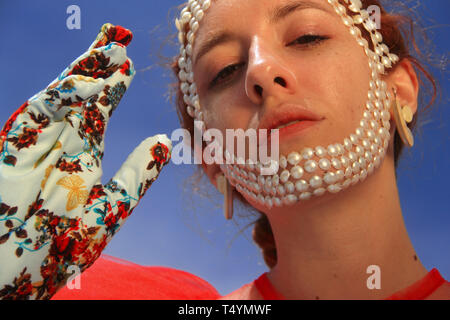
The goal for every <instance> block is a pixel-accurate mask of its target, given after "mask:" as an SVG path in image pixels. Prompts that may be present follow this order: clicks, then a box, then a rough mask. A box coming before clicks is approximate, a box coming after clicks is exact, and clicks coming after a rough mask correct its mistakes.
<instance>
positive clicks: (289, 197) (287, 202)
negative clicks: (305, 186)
mask: <svg viewBox="0 0 450 320" xmlns="http://www.w3.org/2000/svg"><path fill="white" fill-rule="evenodd" d="M297 201H298V198H297V196H296V195H293V194H289V195H287V196H285V197H283V203H284V204H285V205H288V206H289V205H292V204H294V203H296V202H297Z"/></svg>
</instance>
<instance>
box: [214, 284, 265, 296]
mask: <svg viewBox="0 0 450 320" xmlns="http://www.w3.org/2000/svg"><path fill="white" fill-rule="evenodd" d="M217 300H264V299H263V297H262V296H261V294H260V293H259V291H258V289H257V288H256V286H255V282H254V281H252V282H251V283H246V284H244V285H243V286H242V287H240V288H239V289H236V290H234V291H233V292H231V293H229V294H227V295H225V296H223V297H220V298H219V299H217Z"/></svg>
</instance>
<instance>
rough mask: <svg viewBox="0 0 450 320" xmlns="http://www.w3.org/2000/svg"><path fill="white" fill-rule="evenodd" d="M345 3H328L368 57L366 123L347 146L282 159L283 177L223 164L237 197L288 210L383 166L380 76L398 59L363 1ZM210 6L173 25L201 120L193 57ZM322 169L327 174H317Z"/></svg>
mask: <svg viewBox="0 0 450 320" xmlns="http://www.w3.org/2000/svg"><path fill="white" fill-rule="evenodd" d="M342 1H343V2H344V3H345V4H346V5H347V7H345V6H343V5H342V4H341V3H339V1H338V0H328V3H329V4H331V5H332V6H333V8H334V10H335V11H336V13H337V14H338V15H339V16H340V17H341V19H342V21H343V23H344V24H345V25H346V26H347V27H348V28H349V31H350V34H351V35H353V36H354V37H355V39H356V41H357V43H358V44H359V45H360V46H362V47H363V49H364V52H365V53H366V55H367V56H368V58H369V68H370V70H371V77H372V80H371V81H370V83H369V87H370V88H369V92H368V100H367V103H366V105H365V106H364V109H365V110H364V112H363V118H362V119H361V121H360V123H359V126H358V127H357V128H356V130H355V131H354V132H353V133H352V134H350V135H349V136H348V137H347V138H345V139H344V141H343V143H334V144H330V145H328V146H327V147H326V148H325V147H322V146H317V147H315V148H314V149H313V148H304V149H303V150H301V151H300V152H291V153H290V154H289V155H288V156H287V157H285V156H284V155H282V156H281V157H280V159H279V161H278V164H279V168H280V170H279V171H281V172H280V174H278V172H277V173H276V174H274V175H272V176H263V175H261V173H262V171H261V170H262V168H263V164H262V163H261V162H259V161H258V162H257V163H255V164H253V163H250V161H248V160H247V161H242V159H239V160H241V161H240V162H239V161H238V164H225V165H220V168H221V170H222V171H223V173H224V174H225V176H226V177H227V179H229V181H230V183H231V184H232V185H233V186H234V187H235V188H236V189H237V190H238V191H239V192H241V193H243V194H245V195H247V196H248V197H249V198H251V199H253V200H254V201H257V202H258V203H260V204H261V205H264V206H266V207H269V208H271V207H272V206H278V207H279V206H282V205H290V204H293V203H295V202H297V201H303V200H308V199H310V198H311V197H313V196H321V195H323V194H325V192H327V191H328V192H330V193H337V192H339V191H341V190H343V189H346V188H348V187H349V186H351V185H355V184H356V183H358V182H359V181H363V180H364V179H366V177H367V176H368V175H370V174H371V173H372V172H373V171H374V170H375V169H376V168H378V167H379V165H380V163H381V160H382V159H383V158H384V156H385V153H386V150H387V147H388V144H389V139H390V134H389V128H390V124H389V119H390V114H389V105H390V100H391V96H390V94H389V92H387V85H386V83H385V82H384V81H382V80H380V78H379V75H380V74H385V70H386V68H391V67H392V66H393V64H395V63H397V62H398V60H399V59H398V57H397V56H396V55H395V54H391V53H389V48H388V47H387V46H386V45H385V44H383V43H382V40H383V39H382V35H381V34H380V33H379V32H378V31H376V25H375V24H374V22H373V21H372V20H371V19H370V16H369V13H368V12H367V11H366V10H363V9H362V3H361V1H360V0H342ZM210 5H211V3H210V0H203V1H202V0H190V1H189V4H188V6H187V7H186V8H184V9H183V10H182V11H181V14H180V19H176V21H175V24H176V26H177V29H178V30H179V35H178V39H179V42H180V44H181V46H180V58H179V61H178V65H179V67H180V72H179V75H178V76H179V78H180V89H181V91H182V92H183V94H184V96H183V98H184V101H185V103H186V104H187V113H188V114H189V115H190V116H191V117H193V118H194V119H196V120H201V121H203V114H202V112H201V111H200V102H199V98H198V95H197V91H196V85H195V83H194V80H193V79H194V73H193V70H192V60H191V55H192V48H193V42H194V39H195V32H196V31H197V30H198V27H199V22H200V21H201V19H202V18H203V16H204V12H205V11H206V10H207V9H208V8H209V7H210ZM348 10H350V11H351V12H353V16H350V15H349V14H348V13H347V11H348ZM356 25H362V27H364V28H365V30H366V31H367V32H369V34H370V37H371V40H372V43H373V48H374V51H372V50H371V49H370V47H369V43H368V41H367V40H366V39H364V38H363V37H362V34H361V30H360V29H359V28H358V27H357V26H356ZM188 26H189V27H188ZM187 30H189V31H187ZM186 31H187V32H186ZM225 154H226V158H227V159H230V160H231V162H232V163H234V161H235V160H236V159H235V157H234V155H232V154H230V153H229V152H228V151H227V150H225ZM319 170H322V171H323V174H320V173H317V171H319Z"/></svg>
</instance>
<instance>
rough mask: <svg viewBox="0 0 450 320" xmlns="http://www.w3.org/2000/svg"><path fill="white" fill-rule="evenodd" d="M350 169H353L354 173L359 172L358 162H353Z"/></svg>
mask: <svg viewBox="0 0 450 320" xmlns="http://www.w3.org/2000/svg"><path fill="white" fill-rule="evenodd" d="M352 170H353V173H355V174H356V173H358V172H359V170H360V167H359V162H358V161H355V162H353V164H352Z"/></svg>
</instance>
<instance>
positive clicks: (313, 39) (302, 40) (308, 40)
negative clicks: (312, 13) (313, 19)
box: [291, 34, 328, 46]
mask: <svg viewBox="0 0 450 320" xmlns="http://www.w3.org/2000/svg"><path fill="white" fill-rule="evenodd" d="M327 39H328V37H326V36H319V35H316V34H305V35H303V36H301V37H299V38H297V39H296V40H295V41H293V42H292V43H291V44H299V45H303V46H312V45H315V44H318V43H319V42H321V41H323V40H327Z"/></svg>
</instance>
